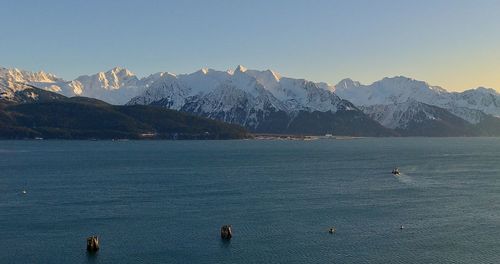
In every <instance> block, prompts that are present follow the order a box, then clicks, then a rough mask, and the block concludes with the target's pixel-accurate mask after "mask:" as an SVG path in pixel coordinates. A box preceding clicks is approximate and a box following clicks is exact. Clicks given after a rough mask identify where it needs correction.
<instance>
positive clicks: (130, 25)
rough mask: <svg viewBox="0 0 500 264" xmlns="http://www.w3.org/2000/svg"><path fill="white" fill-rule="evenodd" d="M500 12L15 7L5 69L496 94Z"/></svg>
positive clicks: (458, 1)
mask: <svg viewBox="0 0 500 264" xmlns="http://www.w3.org/2000/svg"><path fill="white" fill-rule="evenodd" d="M498 10H500V0H480V1H466V0H436V1H410V0H380V1H369V0H353V1H326V0H318V1H307V0H300V1H299V0H288V1H285V0H276V1H264V0H256V1H245V2H243V1H232V0H214V1H193V0H190V1H189V0H188V1H153V0H149V1H132V0H124V1H120V2H116V1H96V0H89V1H64V0H47V1H34V0H33V1H9V2H8V3H4V8H2V10H0V21H1V22H2V24H3V25H5V26H4V32H3V34H2V35H3V37H2V41H0V58H1V60H0V66H2V67H7V68H19V69H23V70H29V71H39V70H43V71H45V72H49V73H53V74H56V75H57V76H59V77H61V78H64V79H67V80H72V79H74V78H76V77H78V76H79V75H90V74H95V73H97V72H99V71H107V70H109V69H111V68H113V67H115V66H120V67H124V68H127V69H129V70H131V71H132V72H134V73H135V74H137V75H138V76H141V77H143V76H146V75H149V74H152V73H155V72H159V71H168V72H173V73H176V74H184V73H191V72H195V71H197V70H200V69H202V68H212V69H216V70H222V71H224V70H227V69H230V68H234V67H236V65H239V64H241V65H245V66H246V67H247V68H249V69H256V70H267V69H272V70H274V71H276V72H279V73H280V74H282V75H283V76H288V77H293V78H305V79H308V80H311V81H315V82H326V83H329V84H331V85H335V84H337V83H338V82H339V81H340V80H342V79H344V78H351V79H353V80H355V81H359V82H361V83H363V84H371V83H373V82H374V81H377V80H380V79H382V78H384V77H393V76H400V75H402V76H406V77H410V78H413V79H417V80H422V81H426V82H428V83H429V84H431V85H435V86H441V87H443V88H445V89H447V90H450V91H463V90H467V89H471V88H476V87H479V86H483V87H489V88H494V89H496V90H497V91H500V28H499V27H498V25H500V16H498V15H497V13H498Z"/></svg>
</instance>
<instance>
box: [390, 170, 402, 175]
mask: <svg viewBox="0 0 500 264" xmlns="http://www.w3.org/2000/svg"><path fill="white" fill-rule="evenodd" d="M391 173H392V174H394V175H399V174H400V172H399V169H398V168H395V169H393V170H392V172H391Z"/></svg>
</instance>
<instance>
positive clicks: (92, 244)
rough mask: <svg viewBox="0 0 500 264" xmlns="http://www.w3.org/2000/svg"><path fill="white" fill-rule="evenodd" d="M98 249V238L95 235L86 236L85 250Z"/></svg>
mask: <svg viewBox="0 0 500 264" xmlns="http://www.w3.org/2000/svg"><path fill="white" fill-rule="evenodd" d="M97 250H99V238H98V237H97V236H90V237H87V251H90V252H95V251H97Z"/></svg>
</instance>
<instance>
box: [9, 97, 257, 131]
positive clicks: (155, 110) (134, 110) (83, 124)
mask: <svg viewBox="0 0 500 264" xmlns="http://www.w3.org/2000/svg"><path fill="white" fill-rule="evenodd" d="M27 92H29V96H26V94H27ZM27 92H25V93H22V94H19V95H18V96H19V100H17V101H16V100H14V101H12V100H11V101H1V102H0V138H3V139H22V138H35V137H41V138H61V139H89V138H95V139H112V138H129V139H141V138H160V139H236V138H245V137H247V136H248V134H247V131H246V130H245V129H244V128H242V127H240V126H237V125H231V124H226V123H223V122H219V121H214V120H210V119H207V118H202V117H197V116H194V115H190V114H186V113H182V112H178V111H173V110H167V109H164V108H160V107H155V106H139V105H137V106H114V105H110V104H107V103H105V102H103V101H100V100H96V99H91V98H86V97H72V98H67V97H63V96H60V95H57V96H50V95H51V94H52V93H50V92H46V91H42V90H39V89H30V90H29V91H27ZM29 98H39V100H27V99H29Z"/></svg>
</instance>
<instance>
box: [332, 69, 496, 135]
mask: <svg viewBox="0 0 500 264" xmlns="http://www.w3.org/2000/svg"><path fill="white" fill-rule="evenodd" d="M334 91H335V93H336V94H337V95H339V96H340V97H342V98H344V99H346V100H349V101H351V102H352V103H354V104H355V105H357V106H359V107H360V108H362V109H363V110H364V112H365V113H366V114H368V115H370V116H372V117H375V119H376V120H377V121H379V122H381V123H382V124H383V125H384V126H386V127H389V128H402V127H405V126H406V125H407V123H408V122H409V121H410V120H411V116H410V115H403V113H404V112H406V111H408V106H415V104H412V103H411V101H416V102H420V103H424V104H427V105H432V106H437V107H440V108H443V109H446V110H447V111H449V112H451V113H452V114H454V115H456V116H458V117H460V118H462V119H464V120H466V121H468V122H469V123H471V124H477V123H479V122H480V121H481V119H482V118H483V117H484V114H489V115H493V116H497V117H498V116H500V94H499V93H497V92H496V91H495V90H494V89H487V88H482V87H480V88H477V89H471V90H467V91H464V92H461V93H458V92H448V91H446V90H445V89H443V88H441V87H439V86H431V85H429V84H427V83H426V82H423V81H417V80H414V79H410V78H406V77H402V76H399V77H394V78H384V79H382V80H380V81H377V82H374V83H372V84H370V85H362V84H360V83H359V82H355V81H353V80H350V79H345V80H342V81H341V82H340V83H339V84H337V85H336V86H335V90H334ZM408 101H410V102H408ZM410 110H411V111H415V110H416V109H415V108H412V107H410ZM426 116H427V117H428V118H427V119H433V118H435V117H433V116H432V115H430V114H426ZM404 118H407V119H406V120H405V119H404Z"/></svg>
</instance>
